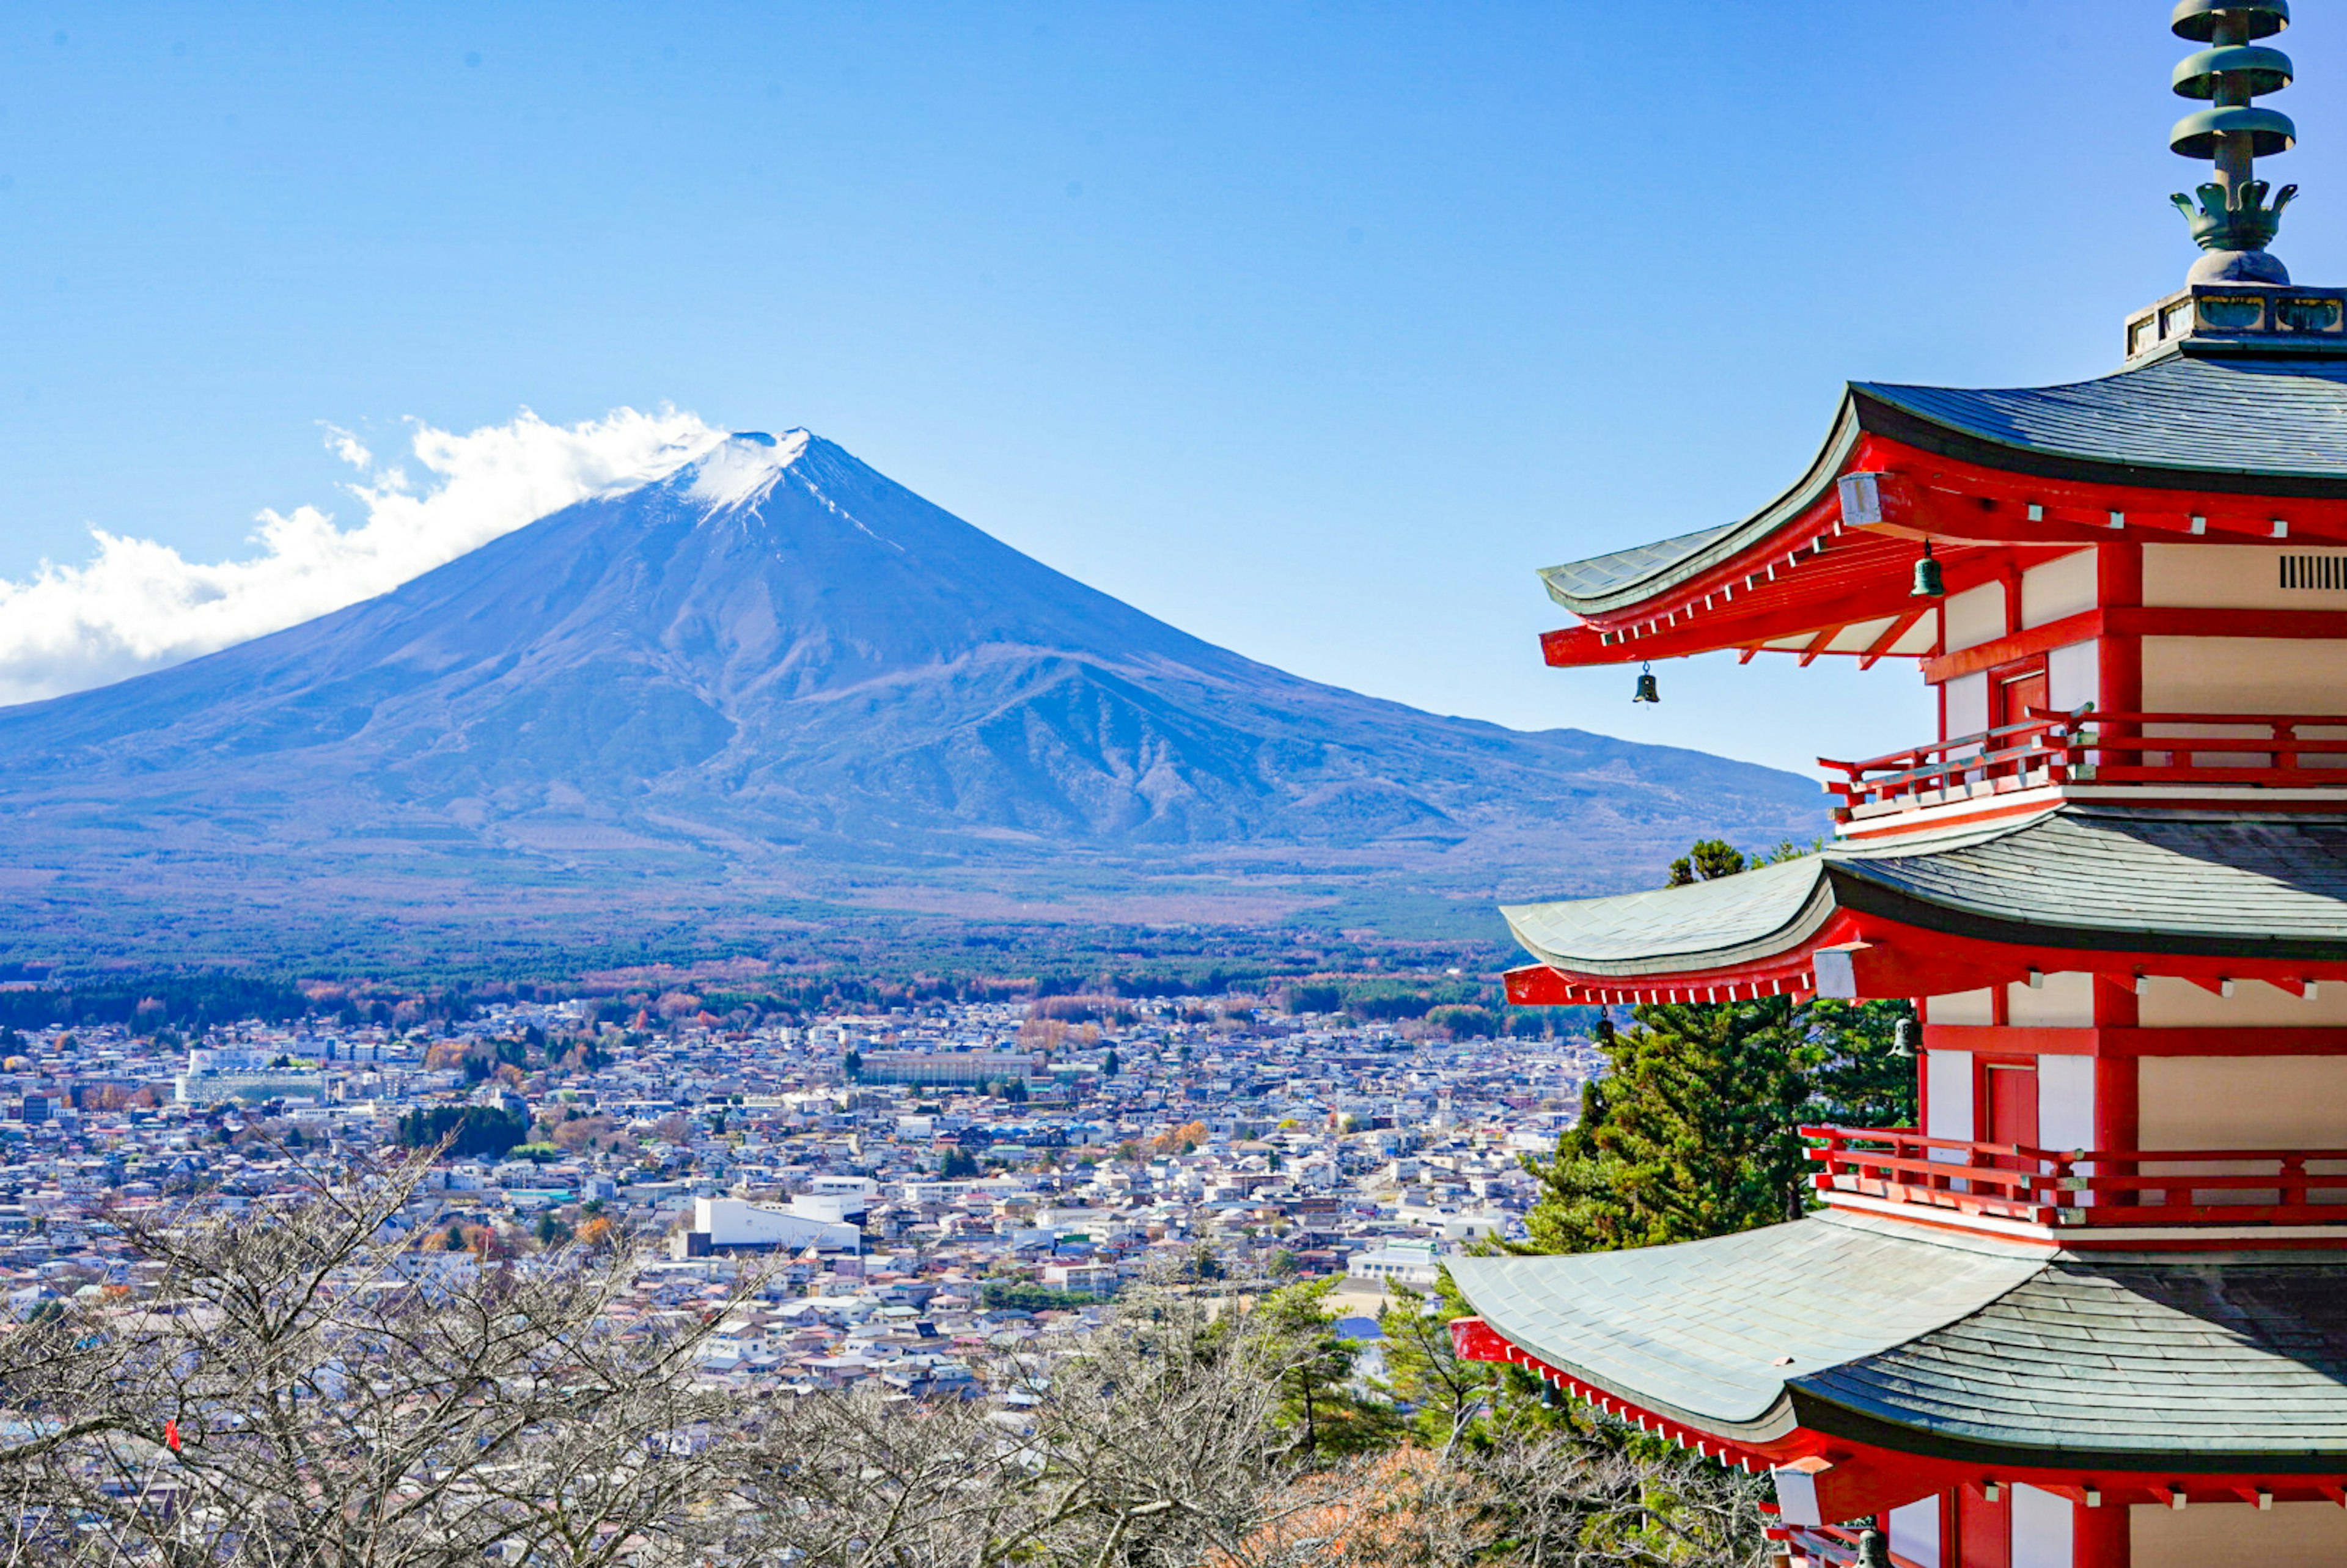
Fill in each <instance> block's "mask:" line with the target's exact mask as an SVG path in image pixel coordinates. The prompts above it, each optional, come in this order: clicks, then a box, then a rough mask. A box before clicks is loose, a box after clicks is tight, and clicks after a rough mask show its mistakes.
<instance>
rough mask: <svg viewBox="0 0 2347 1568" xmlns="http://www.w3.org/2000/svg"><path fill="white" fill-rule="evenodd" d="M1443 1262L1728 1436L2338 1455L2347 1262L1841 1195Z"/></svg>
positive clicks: (1514, 1322) (2165, 1456) (1525, 1336)
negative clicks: (2107, 1250) (2210, 1248)
mask: <svg viewBox="0 0 2347 1568" xmlns="http://www.w3.org/2000/svg"><path fill="white" fill-rule="evenodd" d="M1450 1272H1451V1275H1452V1277H1453V1278H1454V1279H1455V1280H1456V1281H1457V1282H1458V1285H1459V1287H1460V1291H1461V1292H1462V1293H1464V1295H1465V1296H1466V1297H1467V1299H1468V1301H1469V1302H1470V1303H1471V1305H1472V1306H1473V1307H1474V1308H1475V1310H1476V1311H1477V1312H1478V1313H1479V1314H1480V1315H1481V1317H1482V1318H1483V1320H1484V1322H1485V1323H1486V1324H1488V1325H1489V1326H1490V1327H1491V1328H1492V1329H1493V1330H1494V1331H1496V1332H1497V1333H1498V1334H1500V1335H1501V1337H1503V1338H1505V1339H1507V1340H1508V1341H1509V1342H1510V1343H1511V1344H1513V1345H1515V1346H1516V1347H1517V1348H1519V1349H1521V1350H1522V1351H1524V1352H1525V1353H1527V1354H1529V1355H1531V1356H1532V1357H1534V1358H1538V1359H1539V1360H1541V1361H1542V1362H1544V1363H1546V1364H1547V1365H1549V1366H1550V1367H1552V1368H1555V1369H1557V1370H1558V1371H1561V1372H1563V1373H1564V1374H1566V1375H1567V1376H1569V1377H1571V1378H1575V1379H1577V1380H1579V1381H1581V1382H1583V1383H1584V1384H1587V1385H1589V1386H1590V1387H1592V1388H1594V1389H1603V1390H1604V1391H1605V1392H1607V1393H1610V1394H1612V1395H1614V1397H1616V1398H1618V1399H1624V1400H1625V1401H1627V1402H1629V1403H1632V1404H1635V1405H1636V1406H1638V1407H1640V1408H1642V1409H1646V1410H1648V1411H1650V1412H1651V1413H1653V1414H1655V1415H1657V1416H1661V1417H1663V1418H1665V1419H1669V1420H1674V1421H1677V1422H1680V1423H1682V1424H1684V1425H1686V1426H1690V1427H1694V1428H1696V1429H1698V1430H1704V1431H1708V1432H1712V1433H1714V1434H1716V1435H1718V1436H1721V1437H1724V1438H1727V1439H1730V1440H1736V1441H1740V1442H1768V1441H1771V1440H1776V1439H1778V1438H1782V1437H1784V1436H1786V1435H1787V1434H1788V1433H1789V1432H1791V1431H1793V1430H1795V1429H1797V1428H1800V1429H1807V1430H1811V1431H1819V1432H1825V1433H1829V1434H1831V1435H1835V1436H1840V1437H1846V1438H1850V1439H1855V1440H1865V1441H1870V1442H1878V1443H1884V1444H1888V1445H1890V1446H1895V1447H1898V1448H1900V1449H1901V1450H1908V1451H1922V1452H1926V1453H1940V1454H1943V1455H1946V1456H1948V1457H1953V1458H1962V1459H1967V1460H1970V1459H1980V1460H1993V1461H1996V1462H2005V1463H2014V1464H2027V1463H2033V1462H2034V1463H2050V1464H2055V1465H2060V1464H2076V1463H2078V1462H2081V1461H2082V1460H2091V1461H2093V1462H2096V1463H2099V1464H2103V1465H2108V1466H2111V1467H2114V1468H2142V1469H2172V1470H2181V1471H2194V1470H2198V1471H2229V1470H2239V1469H2241V1468H2244V1466H2245V1463H2247V1462H2248V1461H2252V1460H2254V1461H2255V1462H2256V1464H2257V1465H2258V1467H2259V1468H2262V1469H2269V1470H2291V1469H2298V1468H2319V1467H2322V1466H2329V1467H2333V1468H2335V1467H2336V1466H2337V1464H2338V1463H2339V1460H2340V1459H2341V1457H2342V1455H2347V1262H2309V1261H2305V1256H2304V1255H2302V1254H2301V1255H2295V1256H2290V1255H2276V1254H2267V1253H2237V1254H2230V1255H2221V1256H2209V1255H2203V1256H2198V1257H2196V1258H2194V1259H2193V1260H2191V1261H2189V1262H2179V1261H2176V1260H2174V1259H2172V1258H2171V1259H2168V1260H2158V1259H2153V1258H2147V1257H2143V1256H2140V1255H2125V1256H2113V1255H2097V1256H2095V1257H2091V1258H2090V1257H2081V1256H2074V1255H2065V1254H2059V1253H2055V1254H2048V1253H2046V1252H2044V1251H2038V1252H2035V1253H2034V1254H2032V1253H2024V1252H2023V1251H2022V1250H2020V1249H2019V1248H2017V1247H2012V1246H2007V1245H2002V1244H1999V1243H1996V1242H1993V1241H1989V1240H1985V1239H1982V1238H1974V1237H1964V1236H1952V1235H1934V1234H1933V1233H1931V1232H1928V1231H1921V1230H1918V1229H1916V1228H1915V1227H1911V1226H1905V1225H1893V1224H1891V1223H1888V1222H1882V1221H1876V1220H1871V1219H1869V1218H1866V1217H1864V1216H1860V1215H1852V1214H1825V1215H1819V1216H1815V1217H1811V1218H1808V1219H1803V1220H1798V1221H1795V1222H1793V1223H1791V1224H1788V1225H1770V1226H1768V1227H1766V1228H1764V1229H1760V1230H1756V1231H1747V1232H1743V1233H1741V1234H1738V1235H1727V1236H1717V1237H1713V1238H1711V1239H1709V1240H1705V1241H1695V1242H1686V1243H1681V1244H1679V1245H1671V1246H1655V1247H1645V1248H1640V1249H1637V1250H1635V1251H1627V1252H1614V1253H1589V1254H1581V1255H1571V1256H1554V1257H1482V1258H1456V1259H1453V1260H1451V1263H1450Z"/></svg>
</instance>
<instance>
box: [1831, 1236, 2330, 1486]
mask: <svg viewBox="0 0 2347 1568" xmlns="http://www.w3.org/2000/svg"><path fill="white" fill-rule="evenodd" d="M1803 1381H1804V1386H1805V1387H1806V1389H1809V1390H1810V1391H1812V1392H1814V1393H1815V1394H1817V1395H1818V1396H1819V1398H1821V1399H1828V1400H1830V1401H1832V1402H1833V1403H1835V1404H1837V1405H1840V1406H1842V1407H1845V1408H1848V1409H1855V1410H1859V1411H1861V1412H1863V1413H1865V1414H1869V1415H1872V1416H1875V1417H1878V1418H1880V1419H1885V1420H1895V1421H1898V1422H1900V1423H1901V1424H1902V1425H1908V1426H1918V1427H1922V1428H1924V1429H1926V1430H1930V1431H1932V1432H1933V1433H1935V1434H1937V1435H1939V1436H1941V1437H1942V1438H1953V1439H1962V1440H1969V1441H1973V1442H1985V1443H2002V1444H2014V1443H2023V1444H2031V1445H2034V1446H2040V1447H2049V1448H2061V1449H2065V1450H2088V1451H2092V1450H2103V1451H2105V1452H2111V1451H2117V1452H2130V1453H2152V1452H2166V1451H2169V1450H2177V1449H2179V1448H2180V1449H2183V1450H2185V1451H2187V1452H2189V1453H2192V1454H2196V1455H2200V1456H2216V1455H2219V1454H2260V1455H2274V1454H2323V1455H2332V1456H2337V1455H2340V1454H2342V1453H2347V1263H2337V1262H2334V1263H2297V1264H2254V1263H2165V1264H2157V1265H2149V1264H2145V1265H2137V1266H2125V1265H2103V1264H2094V1263H2084V1262H2065V1263H2059V1264H2056V1265H2055V1266H2050V1267H2048V1268H2046V1269H2045V1270H2044V1271H2043V1272H2042V1273H2040V1274H2039V1275H2038V1276H2036V1277H2035V1278H2034V1279H2032V1280H2030V1281H2029V1282H2028V1283H2027V1284H2025V1285H2024V1286H2020V1287H2019V1288H2018V1289H2016V1290H2014V1291H2012V1292H2010V1293H2008V1294H2006V1295H2004V1296H2000V1297H1999V1298H1998V1299H1997V1300H1995V1301H1994V1302H1993V1303H1991V1304H1989V1305H1988V1306H1987V1307H1983V1309H1981V1310H1980V1311H1978V1312H1976V1313H1973V1314H1972V1315H1970V1316H1968V1317H1964V1318H1963V1319H1961V1320H1959V1321H1957V1322H1954V1323H1952V1324H1949V1325H1947V1326H1946V1327H1942V1328H1939V1329H1936V1330H1935V1331H1933V1332H1932V1333H1930V1334H1925V1335H1922V1336H1920V1337H1917V1338H1915V1339H1914V1340H1913V1341H1911V1342H1910V1343H1908V1344H1905V1345H1901V1346H1900V1347H1898V1348H1895V1349H1891V1350H1886V1351H1883V1352H1881V1353H1880V1354H1877V1355H1873V1356H1869V1357H1867V1358H1863V1359H1861V1360H1857V1361H1853V1362H1851V1363H1850V1364H1849V1365H1847V1366H1842V1367H1837V1368H1829V1369H1827V1370H1824V1371H1820V1372H1819V1373H1818V1374H1816V1375H1815V1376H1813V1377H1809V1378H1805V1379H1804V1380H1803Z"/></svg>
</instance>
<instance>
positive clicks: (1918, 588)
mask: <svg viewBox="0 0 2347 1568" xmlns="http://www.w3.org/2000/svg"><path fill="white" fill-rule="evenodd" d="M1907 597H1908V598H1910V599H1945V598H1947V597H1948V585H1947V581H1946V579H1943V578H1942V577H1941V576H1940V563H1939V562H1938V561H1936V560H1933V559H1932V541H1931V540H1929V539H1925V540H1924V541H1923V554H1922V559H1919V560H1917V561H1916V563H1915V586H1914V587H1913V588H1912V589H1910V590H1909V591H1908V594H1907Z"/></svg>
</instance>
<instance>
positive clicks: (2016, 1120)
mask: <svg viewBox="0 0 2347 1568" xmlns="http://www.w3.org/2000/svg"><path fill="white" fill-rule="evenodd" d="M1987 1073H1988V1084H1987V1089H1988V1092H1987V1093H1985V1094H1983V1096H1981V1100H1982V1102H1983V1104H1984V1105H1985V1106H1986V1108H1987V1110H1988V1116H1987V1118H1986V1120H1987V1122H1988V1125H1987V1126H1986V1127H1985V1128H1983V1130H1982V1133H1981V1142H1982V1143H2021V1144H2024V1145H2026V1146H2027V1147H2029V1148H2032V1149H2034V1148H2035V1147H2037V1069H2036V1068H2035V1067H2034V1066H2028V1065H2024V1064H2023V1063H2020V1062H2004V1061H1992V1062H1990V1063H1989V1064H1988V1067H1987Z"/></svg>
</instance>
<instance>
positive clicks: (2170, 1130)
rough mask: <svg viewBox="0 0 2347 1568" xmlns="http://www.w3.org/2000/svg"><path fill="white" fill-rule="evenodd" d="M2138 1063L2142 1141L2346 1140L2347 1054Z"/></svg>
mask: <svg viewBox="0 0 2347 1568" xmlns="http://www.w3.org/2000/svg"><path fill="white" fill-rule="evenodd" d="M1933 1054H1934V1055H1937V1054H1938V1053H1937V1052H1934V1053H1933ZM2136 1071H2137V1074H2138V1076H2137V1094H2138V1097H2139V1100H2138V1103H2139V1107H2140V1109H2139V1114H2140V1116H2141V1125H2142V1129H2143V1146H2144V1147H2145V1148H2147V1149H2339V1148H2347V1056H2147V1057H2145V1058H2143V1059H2142V1060H2141V1061H2140V1062H2138V1063H2137V1070H2136ZM2342 1512H2347V1511H2342ZM2342 1561H2347V1559H2342Z"/></svg>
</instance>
